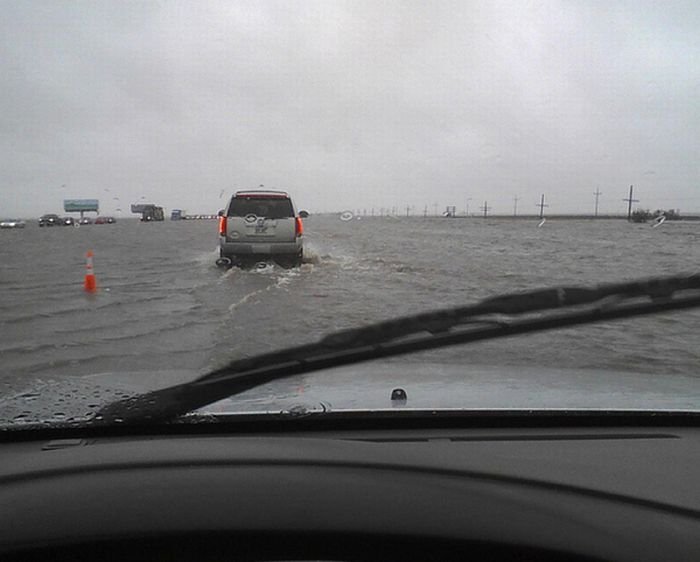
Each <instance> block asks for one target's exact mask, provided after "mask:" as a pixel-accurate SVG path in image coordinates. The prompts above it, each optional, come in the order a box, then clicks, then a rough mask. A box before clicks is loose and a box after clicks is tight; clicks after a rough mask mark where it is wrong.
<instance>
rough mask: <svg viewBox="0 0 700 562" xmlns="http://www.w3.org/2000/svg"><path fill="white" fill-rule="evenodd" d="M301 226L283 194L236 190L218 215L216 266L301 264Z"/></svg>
mask: <svg viewBox="0 0 700 562" xmlns="http://www.w3.org/2000/svg"><path fill="white" fill-rule="evenodd" d="M303 233H304V227H303V224H302V221H301V218H300V217H299V216H297V213H296V210H295V208H294V204H293V203H292V199H291V197H290V196H289V194H287V193H286V192H284V191H269V190H266V191H262V190H251V191H237V192H236V193H235V194H234V195H233V197H231V200H230V201H229V204H228V206H227V208H226V210H225V211H223V212H222V213H220V216H219V259H218V260H217V262H216V263H217V265H220V266H231V265H246V264H251V263H256V262H260V261H268V260H272V261H275V262H276V263H278V264H280V265H282V266H284V267H292V266H297V265H300V264H301V261H302V257H303Z"/></svg>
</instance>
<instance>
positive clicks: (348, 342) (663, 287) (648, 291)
mask: <svg viewBox="0 0 700 562" xmlns="http://www.w3.org/2000/svg"><path fill="white" fill-rule="evenodd" d="M693 307H700V274H691V275H682V276H673V277H660V278H653V279H645V280H641V281H634V282H628V283H616V284H606V285H599V286H597V287H556V288H552V289H542V290H536V291H530V292H524V293H515V294H506V295H502V296H497V297H493V298H487V299H485V300H482V301H480V302H478V303H476V304H474V305H469V306H462V307H455V308H449V309H444V310H437V311H432V312H425V313H420V314H416V315H411V316H404V317H400V318H397V319H392V320H388V321H383V322H378V323H375V324H370V325H368V326H364V327H360V328H353V329H348V330H341V331H338V332H335V333H332V334H330V335H328V336H325V337H323V338H322V339H320V340H319V341H318V342H315V343H311V344H306V345H300V346H295V347H291V348H287V349H283V350H280V351H275V352H271V353H264V354H261V355H257V356H255V357H251V358H245V359H238V360H234V361H232V362H230V363H229V364H228V365H226V366H224V367H221V368H219V369H216V370H215V371H213V372H211V373H208V374H206V375H203V376H201V377H199V378H197V379H195V380H194V381H192V382H189V383H184V384H178V385H174V386H171V387H167V388H164V389H161V390H155V391H152V392H149V393H146V394H142V395H138V396H135V397H131V398H127V399H123V400H119V401H117V402H114V403H112V404H109V405H107V406H106V407H105V408H103V409H102V410H101V411H100V412H98V414H97V415H96V417H95V419H94V420H93V422H95V423H100V422H101V423H106V424H111V423H113V422H114V421H119V422H121V423H129V424H144V423H159V422H164V421H169V420H173V419H175V418H177V417H178V416H181V415H184V414H186V413H188V412H191V411H193V410H196V409H198V408H202V407H204V406H207V405H208V404H212V403H214V402H217V401H219V400H222V399H224V398H228V397H230V396H234V395H236V394H240V393H241V392H244V391H246V390H249V389H251V388H253V387H256V386H260V385H263V384H265V383H268V382H271V381H273V380H276V379H281V378H285V377H289V376H293V375H297V374H302V373H307V372H311V371H317V370H321V369H328V368H331V367H337V366H341V365H347V364H351V363H358V362H361V361H368V360H372V359H379V358H384V357H391V356H396V355H403V354H408V353H414V352H417V351H424V350H428V349H434V348H439V347H445V346H449V345H456V344H464V343H468V342H473V341H481V340H487V339H494V338H499V337H505V336H514V335H518V334H524V333H530V332H538V331H543V330H551V329H555V328H563V327H568V326H574V325H580V324H589V323H593V322H601V321H605V320H614V319H620V318H626V317H632V316H641V315H647V314H653V313H658V312H665V311H671V310H680V309H686V308H693Z"/></svg>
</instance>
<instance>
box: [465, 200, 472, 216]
mask: <svg viewBox="0 0 700 562" xmlns="http://www.w3.org/2000/svg"><path fill="white" fill-rule="evenodd" d="M471 200H472V198H471V197H467V201H466V202H467V206H466V207H464V216H465V217H468V216H469V201H471Z"/></svg>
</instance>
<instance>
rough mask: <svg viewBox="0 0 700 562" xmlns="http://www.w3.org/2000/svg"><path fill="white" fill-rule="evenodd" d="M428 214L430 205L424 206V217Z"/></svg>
mask: <svg viewBox="0 0 700 562" xmlns="http://www.w3.org/2000/svg"><path fill="white" fill-rule="evenodd" d="M427 216H428V205H426V206H425V207H424V208H423V218H425V217H427Z"/></svg>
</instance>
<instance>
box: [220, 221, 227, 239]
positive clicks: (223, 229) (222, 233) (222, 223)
mask: <svg viewBox="0 0 700 562" xmlns="http://www.w3.org/2000/svg"><path fill="white" fill-rule="evenodd" d="M219 236H226V217H219Z"/></svg>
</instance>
